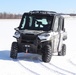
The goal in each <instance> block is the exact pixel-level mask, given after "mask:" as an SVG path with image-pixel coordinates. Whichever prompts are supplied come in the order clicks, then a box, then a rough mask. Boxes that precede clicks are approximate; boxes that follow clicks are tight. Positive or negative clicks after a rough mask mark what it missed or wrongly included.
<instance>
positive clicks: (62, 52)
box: [58, 44, 66, 56]
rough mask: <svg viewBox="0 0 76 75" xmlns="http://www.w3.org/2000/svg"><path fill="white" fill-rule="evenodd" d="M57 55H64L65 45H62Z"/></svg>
mask: <svg viewBox="0 0 76 75" xmlns="http://www.w3.org/2000/svg"><path fill="white" fill-rule="evenodd" d="M58 55H59V56H64V55H66V45H65V44H63V45H62V50H61V51H60V52H58Z"/></svg>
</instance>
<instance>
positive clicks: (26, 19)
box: [19, 14, 53, 31]
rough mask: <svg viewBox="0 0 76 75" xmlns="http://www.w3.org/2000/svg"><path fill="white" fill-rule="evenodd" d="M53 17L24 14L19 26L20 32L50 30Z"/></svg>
mask: <svg viewBox="0 0 76 75" xmlns="http://www.w3.org/2000/svg"><path fill="white" fill-rule="evenodd" d="M52 22H53V16H49V15H48V16H47V15H39V14H33V15H31V14H30V15H29V14H24V15H23V17H22V20H21V23H20V26H19V29H20V30H25V29H28V30H43V31H49V30H51V27H52Z"/></svg>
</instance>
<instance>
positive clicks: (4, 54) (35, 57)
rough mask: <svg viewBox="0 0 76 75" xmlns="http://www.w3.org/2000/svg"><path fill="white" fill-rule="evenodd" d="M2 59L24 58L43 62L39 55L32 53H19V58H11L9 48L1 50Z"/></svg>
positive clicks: (0, 58) (0, 56)
mask: <svg viewBox="0 0 76 75" xmlns="http://www.w3.org/2000/svg"><path fill="white" fill-rule="evenodd" d="M0 60H13V61H18V60H24V61H29V62H36V63H38V62H41V61H40V60H39V55H37V54H30V53H27V54H25V53H18V57H17V59H12V58H10V51H9V50H0Z"/></svg>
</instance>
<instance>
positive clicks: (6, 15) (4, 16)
mask: <svg viewBox="0 0 76 75" xmlns="http://www.w3.org/2000/svg"><path fill="white" fill-rule="evenodd" d="M21 17H22V15H21V14H11V13H5V12H4V13H0V19H21Z"/></svg>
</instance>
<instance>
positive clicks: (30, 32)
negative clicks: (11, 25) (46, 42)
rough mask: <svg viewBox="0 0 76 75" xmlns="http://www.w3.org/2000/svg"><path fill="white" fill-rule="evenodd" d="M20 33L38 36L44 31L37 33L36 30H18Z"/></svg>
mask: <svg viewBox="0 0 76 75" xmlns="http://www.w3.org/2000/svg"><path fill="white" fill-rule="evenodd" d="M19 32H20V33H23V34H34V35H38V34H41V33H44V32H45V31H40V30H39V31H38V30H19Z"/></svg>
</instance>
